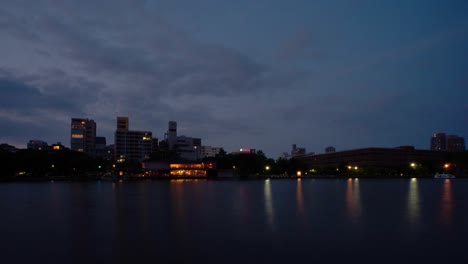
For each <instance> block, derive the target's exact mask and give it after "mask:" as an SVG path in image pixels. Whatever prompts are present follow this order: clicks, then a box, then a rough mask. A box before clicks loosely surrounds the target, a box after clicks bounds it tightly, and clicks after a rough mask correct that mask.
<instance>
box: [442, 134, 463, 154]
mask: <svg viewBox="0 0 468 264" xmlns="http://www.w3.org/2000/svg"><path fill="white" fill-rule="evenodd" d="M446 138H447V143H446V146H447V151H452V152H462V151H465V139H464V138H463V137H459V136H456V135H448V136H447V137H446Z"/></svg>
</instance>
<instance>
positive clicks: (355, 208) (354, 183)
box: [346, 178, 361, 223]
mask: <svg viewBox="0 0 468 264" xmlns="http://www.w3.org/2000/svg"><path fill="white" fill-rule="evenodd" d="M346 211H347V215H348V218H349V220H350V221H351V222H353V223H358V222H359V220H360V216H361V193H360V191H359V179H357V178H355V179H354V180H353V179H351V178H349V179H348V180H347V182H346Z"/></svg>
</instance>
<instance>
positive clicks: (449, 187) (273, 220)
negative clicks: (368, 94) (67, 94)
mask: <svg viewBox="0 0 468 264" xmlns="http://www.w3.org/2000/svg"><path fill="white" fill-rule="evenodd" d="M467 220H468V180H463V179H454V180H434V179H402V180H399V179H388V180H372V179H338V180H335V179H333V180H327V179H302V180H300V179H299V180H261V181H202V180H198V181H197V180H194V181H184V180H173V181H145V182H120V183H112V182H85V183H76V182H47V183H7V184H0V234H1V235H0V248H1V249H2V254H1V255H0V261H1V260H4V261H5V262H4V261H1V262H2V263H30V262H37V261H39V262H40V263H71V262H73V263H85V262H86V263H96V262H100V263H259V262H260V263H298V262H306V263H313V262H319V263H343V262H350V263H354V262H361V263H393V262H396V261H399V262H401V261H403V262H410V261H413V262H415V263H423V262H426V263H437V262H440V263H448V262H450V263H455V262H457V263H463V261H465V262H464V263H468V262H466V261H468V253H467V250H466V249H465V248H466V246H467V245H468V236H467V234H468V227H467V224H466V223H467Z"/></svg>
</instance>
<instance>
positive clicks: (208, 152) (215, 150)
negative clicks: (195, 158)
mask: <svg viewBox="0 0 468 264" xmlns="http://www.w3.org/2000/svg"><path fill="white" fill-rule="evenodd" d="M220 150H221V147H212V146H201V151H200V155H201V156H202V157H216V155H218V154H219V151H220Z"/></svg>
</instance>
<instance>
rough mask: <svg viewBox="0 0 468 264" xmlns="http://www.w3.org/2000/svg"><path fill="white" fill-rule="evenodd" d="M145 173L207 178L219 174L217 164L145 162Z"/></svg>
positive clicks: (173, 176) (174, 176)
mask: <svg viewBox="0 0 468 264" xmlns="http://www.w3.org/2000/svg"><path fill="white" fill-rule="evenodd" d="M142 167H143V170H144V171H145V175H148V176H160V177H172V178H205V177H215V176H217V171H216V164H215V163H213V162H210V163H170V164H167V163H164V162H144V163H143V164H142Z"/></svg>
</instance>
